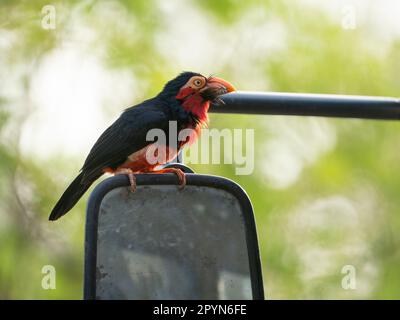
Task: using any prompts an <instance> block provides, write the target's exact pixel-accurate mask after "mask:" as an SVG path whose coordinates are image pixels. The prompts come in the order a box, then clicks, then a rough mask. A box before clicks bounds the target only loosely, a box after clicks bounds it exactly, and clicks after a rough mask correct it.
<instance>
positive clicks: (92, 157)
mask: <svg viewBox="0 0 400 320" xmlns="http://www.w3.org/2000/svg"><path fill="white" fill-rule="evenodd" d="M232 91H235V88H234V87H233V85H232V84H230V83H229V82H227V81H225V80H223V79H221V78H217V77H214V76H211V77H205V76H203V75H201V74H199V73H195V72H183V73H181V74H180V75H178V76H177V77H176V78H175V79H173V80H171V81H169V82H168V83H167V84H166V85H165V86H164V88H163V90H162V91H161V92H160V93H159V94H158V95H157V96H155V97H154V98H151V99H149V100H146V101H144V102H142V103H140V104H138V105H136V106H133V107H130V108H128V109H126V110H125V111H124V112H123V113H122V114H121V116H120V117H119V118H118V119H117V120H116V121H115V122H114V123H113V124H112V125H111V126H110V127H108V128H107V129H106V130H105V131H104V133H103V134H102V135H101V136H100V137H99V138H98V140H97V141H96V143H95V144H94V146H93V147H92V149H91V150H90V152H89V155H88V156H87V158H86V160H85V162H84V164H83V167H82V168H81V170H80V173H79V175H78V176H77V177H76V178H75V179H74V180H73V181H72V182H71V184H70V185H69V186H68V188H67V189H66V190H65V192H64V193H63V195H62V196H61V198H60V199H59V200H58V202H57V203H56V205H55V206H54V208H53V210H52V212H51V214H50V216H49V220H57V219H58V218H60V217H62V216H63V215H65V214H66V213H67V212H68V211H70V210H71V209H72V208H73V206H74V205H75V204H76V203H77V202H78V201H79V199H80V198H81V197H82V195H83V194H84V193H85V192H86V191H87V190H88V189H89V187H90V186H91V185H92V184H93V182H94V181H96V180H97V179H98V178H99V177H101V176H102V175H103V174H104V173H112V174H126V175H128V177H129V181H130V185H131V190H132V191H135V189H136V179H135V174H137V173H168V172H172V173H175V174H176V175H177V176H178V179H179V184H180V186H181V187H183V186H184V185H185V184H186V179H185V174H184V173H183V172H182V171H181V170H180V169H177V168H164V169H160V168H159V167H160V166H161V165H163V164H165V163H167V162H168V161H170V160H172V159H174V158H175V157H176V156H177V155H178V154H179V152H180V151H181V150H182V148H183V147H184V146H186V145H188V144H189V143H191V142H193V141H194V140H195V139H196V137H197V136H198V133H199V132H200V130H201V128H202V127H204V126H205V125H206V124H207V123H208V115H207V114H208V109H209V106H210V103H216V104H218V103H221V101H222V100H221V99H220V98H219V96H220V95H222V94H225V93H229V92H232ZM170 121H175V122H176V124H177V130H178V131H181V130H184V129H190V130H193V132H194V134H192V135H191V136H190V137H189V139H186V140H185V141H178V142H177V143H172V141H168V140H167V141H165V145H164V146H163V147H164V152H165V154H166V156H164V157H157V159H162V160H161V161H156V162H154V161H149V158H148V154H149V150H150V148H152V147H154V144H155V142H154V141H147V139H146V136H147V133H148V132H149V131H150V130H152V129H160V130H162V131H163V132H165V133H166V137H169V134H168V130H169V123H170ZM158 147H159V146H158ZM158 150H160V148H157V151H158Z"/></svg>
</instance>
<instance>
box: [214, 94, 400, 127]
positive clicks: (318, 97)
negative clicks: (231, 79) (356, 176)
mask: <svg viewBox="0 0 400 320" xmlns="http://www.w3.org/2000/svg"><path fill="white" fill-rule="evenodd" d="M221 99H222V100H223V101H224V103H225V104H220V105H212V106H211V108H210V112H214V113H238V114H264V115H266V114H269V115H296V116H318V117H339V118H360V119H381V120H399V119H400V99H398V98H386V97H367V96H345V95H327V94H296V93H274V92H271V93H262V92H259V93H258V92H244V91H242V92H234V93H229V94H226V95H223V96H221Z"/></svg>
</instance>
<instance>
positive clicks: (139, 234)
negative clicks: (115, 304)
mask: <svg viewBox="0 0 400 320" xmlns="http://www.w3.org/2000/svg"><path fill="white" fill-rule="evenodd" d="M176 184H177V178H176V176H175V175H173V174H142V175H137V185H138V187H137V190H136V192H135V193H132V192H131V191H130V189H129V181H128V178H127V177H126V176H115V177H112V178H109V179H107V180H105V181H103V182H102V183H100V184H99V185H98V186H97V187H96V188H95V190H94V191H93V193H92V194H91V196H90V199H89V203H88V208H87V216H86V239H85V275H84V298H85V299H264V293H263V284H262V276H261V265H260V257H259V250H258V243H257V235H256V228H255V223H254V216H253V209H252V205H251V202H250V200H249V198H248V197H247V195H246V193H245V192H244V191H243V189H242V188H241V187H240V186H239V185H237V184H236V183H234V182H232V181H231V180H228V179H225V178H221V177H215V176H208V175H199V174H187V185H186V187H185V189H184V190H182V191H180V190H179V189H178V186H177V185H176Z"/></svg>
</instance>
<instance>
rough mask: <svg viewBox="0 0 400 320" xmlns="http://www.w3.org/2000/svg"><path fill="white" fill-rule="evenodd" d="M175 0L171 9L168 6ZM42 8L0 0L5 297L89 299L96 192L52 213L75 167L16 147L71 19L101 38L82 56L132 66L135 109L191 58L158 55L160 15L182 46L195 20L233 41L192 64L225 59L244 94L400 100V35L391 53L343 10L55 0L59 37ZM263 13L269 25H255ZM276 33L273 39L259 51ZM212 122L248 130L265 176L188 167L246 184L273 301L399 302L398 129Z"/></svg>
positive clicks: (371, 124)
mask: <svg viewBox="0 0 400 320" xmlns="http://www.w3.org/2000/svg"><path fill="white" fill-rule="evenodd" d="M166 3H169V4H171V3H174V4H175V5H173V6H172V7H171V8H167V9H166ZM47 4H48V2H47V1H22V0H20V1H4V0H3V1H1V2H0V37H2V35H8V36H10V37H9V38H10V39H11V40H9V42H10V43H11V45H9V44H8V43H6V44H5V46H4V48H3V47H2V48H1V53H0V65H1V66H2V68H5V69H6V70H7V72H6V73H4V74H3V75H2V76H0V77H1V78H0V79H1V81H2V83H1V85H0V90H1V91H0V136H1V142H0V298H3V299H47V298H49V299H79V298H81V297H82V271H83V230H84V227H83V224H84V208H85V200H86V197H87V196H86V197H85V198H84V199H83V200H82V201H81V202H80V203H79V205H78V206H77V207H76V208H75V209H74V210H73V211H72V212H71V213H70V215H69V216H68V217H66V218H65V219H63V220H62V221H61V222H60V223H48V222H47V216H48V214H49V212H50V210H51V208H52V206H53V204H54V203H55V201H56V200H57V199H58V196H59V195H60V193H61V192H62V191H63V189H64V188H65V185H66V183H67V182H68V181H69V180H70V179H72V177H73V176H74V175H75V173H76V171H77V169H78V168H79V162H78V159H75V158H73V157H70V158H68V157H66V156H63V157H61V156H53V157H50V158H49V159H47V160H43V159H40V160H39V159H36V158H35V157H31V156H29V155H26V154H24V153H23V152H21V150H20V143H21V141H20V139H21V131H22V130H23V128H24V123H25V121H26V120H27V119H28V118H29V116H30V115H31V113H33V111H34V110H35V108H39V107H40V106H35V105H34V104H33V103H32V102H31V100H30V92H31V91H30V90H31V86H32V81H33V80H32V79H33V76H34V74H35V72H36V70H37V68H38V66H40V63H41V61H42V60H43V58H44V57H45V56H46V55H47V54H48V53H50V52H52V50H54V49H55V48H58V47H61V46H62V45H63V43H65V42H67V41H69V42H72V44H74V41H77V40H74V39H72V40H71V33H72V32H73V30H74V28H78V31H75V32H78V33H79V32H80V31H79V28H80V26H81V25H82V23H83V25H84V27H85V28H90V30H91V31H92V32H94V34H95V36H94V37H92V38H91V41H90V42H89V43H84V44H83V45H84V46H85V49H86V50H87V51H88V52H89V54H91V53H93V54H95V53H96V54H98V53H99V52H101V57H102V60H103V62H104V64H105V65H106V66H107V67H108V68H110V69H115V70H126V71H128V72H129V73H130V74H132V75H133V76H134V77H135V79H137V80H138V82H140V90H137V91H138V92H136V93H135V94H136V95H137V98H138V101H132V104H134V103H136V102H139V101H140V100H142V99H145V98H146V97H150V96H151V95H153V94H155V93H157V92H158V91H159V90H160V88H161V86H162V85H163V84H164V83H165V81H167V80H169V79H170V78H172V77H173V76H175V74H176V73H177V72H179V71H181V68H182V64H179V63H178V62H177V61H176V60H175V59H171V58H170V57H171V56H170V55H169V56H168V55H165V52H164V51H166V49H165V44H164V45H163V42H162V41H161V42H160V39H159V36H160V34H162V32H168V31H165V30H168V28H169V27H171V24H174V23H175V21H174V20H171V19H167V18H166V16H167V14H166V12H171V10H172V15H176V16H179V19H180V20H181V21H186V25H185V27H184V30H183V31H184V35H185V36H184V37H182V38H179V39H178V40H179V41H177V42H174V43H175V45H176V46H177V47H176V51H177V52H178V51H180V49H182V48H181V46H182V47H185V46H187V45H188V42H187V41H188V39H189V38H193V39H196V37H197V36H199V34H198V32H200V29H201V28H202V27H203V25H197V24H195V23H193V21H192V20H191V19H192V18H193V15H195V16H196V17H201V18H202V19H203V20H204V21H206V22H207V24H208V27H210V26H211V27H210V28H213V33H215V34H222V35H224V36H226V39H224V40H226V41H223V42H221V43H218V44H217V46H218V47H217V48H216V49H217V50H215V48H214V50H213V51H211V50H210V52H208V51H207V48H202V47H199V48H196V50H199V51H200V52H201V53H202V56H203V57H204V59H203V60H201V61H199V63H198V64H196V65H195V68H194V64H191V65H188V66H187V67H185V69H190V68H194V69H195V70H194V71H199V72H203V70H204V69H209V68H210V65H211V66H212V67H214V68H217V69H216V70H211V72H212V73H214V74H218V75H221V76H223V77H224V78H226V79H229V80H230V81H231V82H232V83H234V84H235V85H236V86H237V87H238V88H240V89H243V90H255V89H256V90H265V91H272V90H275V91H288V92H313V93H339V94H360V95H377V96H396V95H398V92H399V91H400V80H399V77H398V74H399V73H400V63H399V54H400V39H398V40H396V39H394V40H392V41H391V42H389V43H385V46H383V45H382V44H381V43H380V42H379V41H378V38H377V37H372V36H370V35H369V33H368V31H366V30H365V28H364V27H365V26H364V25H360V26H358V27H357V28H356V29H354V30H345V29H343V28H342V26H341V24H340V13H338V15H339V16H338V17H337V19H334V18H332V16H330V15H328V14H327V13H326V12H325V11H323V10H320V9H318V8H316V7H313V6H310V5H306V4H305V2H298V1H289V0H288V1H279V2H277V1H276V2H272V1H271V2H270V1H257V0H254V1H236V0H218V1H186V2H185V1H147V0H146V1H145V0H143V1H139V0H130V1H128V0H125V1H122V0H121V1H96V0H90V1H60V0H59V1H52V2H51V4H52V5H54V6H55V8H56V9H57V28H56V30H51V31H49V30H44V29H43V28H41V25H40V20H41V18H42V13H41V10H42V7H43V6H44V5H47ZM168 10H169V11H168ZM189 13H190V14H189ZM105 17H106V18H108V19H105ZM185 19H187V20H185ZM82 21H83V22H82ZM197 21H198V20H195V22H197ZM269 22H271V23H272V24H271V25H270V30H271V33H270V34H268V33H265V32H264V31H263V30H264V29H262V28H264V27H265V24H266V25H267V27H268V26H269V25H268V23H269ZM180 27H182V26H180ZM82 28H83V27H82ZM258 28H259V29H258ZM282 30H283V31H282ZM275 31H276V33H274V32H275ZM82 32H84V31H83V30H82ZM171 32H172V31H171ZM9 38H5V39H9ZM271 39H273V40H274V42H273V43H275V44H276V43H277V44H278V45H275V46H274V45H273V44H272V45H271V48H270V49H269V48H267V49H265V46H264V45H265V43H269V41H270V40H271ZM210 41H211V40H210ZM5 42H6V41H5ZM201 43H203V44H204V40H203V42H201ZM79 45H82V43H79ZM214 45H215V44H214ZM230 45H232V46H234V47H232V50H229V49H230V48H229V47H228V48H227V46H230ZM211 52H212V53H211ZM216 52H221V56H217V57H216V56H215V53H216ZM223 52H225V53H224V55H223V54H222V53H223ZM226 52H228V53H226ZM192 53H193V54H195V52H192ZM192 53H190V52H187V53H186V54H188V55H190V54H192ZM215 61H217V63H218V64H216V62H215ZM210 62H214V63H210ZM215 66H218V67H215ZM208 71H210V70H206V71H205V72H208ZM10 74H18V77H15V78H13V80H12V81H14V83H13V84H12V85H13V88H15V90H16V91H17V92H18V93H17V94H16V95H15V94H14V95H11V98H10V95H9V92H5V91H4V86H3V83H4V84H5V83H6V82H8V81H11V80H9V78H8V77H9V76H10ZM88 86H90V83H89V84H88ZM7 88H10V86H7ZM65 90H68V89H67V88H66V89H65ZM132 90H135V88H132ZM10 106H11V107H10ZM15 106H17V107H15ZM101 107H102V106H99V108H101ZM123 107H125V106H118V105H114V106H106V107H105V111H107V112H110V110H111V109H112V110H113V111H115V112H113V114H117V111H118V110H120V109H121V110H122V108H123ZM77 116H78V115H77ZM38 125H45V124H38ZM71 125H73V124H71ZM88 125H90V123H89V124H88ZM210 126H211V127H213V128H254V129H255V137H256V144H255V145H256V149H255V169H256V170H255V173H254V174H252V175H251V176H237V175H235V166H234V165H192V167H193V168H194V169H195V170H196V172H200V173H210V174H216V175H221V176H226V177H229V178H231V179H233V180H235V181H236V182H238V183H239V184H241V185H242V186H243V187H244V189H245V190H246V191H247V192H248V194H249V196H250V198H251V199H252V201H253V204H254V208H255V213H256V222H257V227H258V233H259V240H260V250H261V256H262V264H263V272H264V281H265V288H266V295H267V297H268V298H272V299H279V298H289V299H298V298H317V299H324V298H378V299H381V298H389V299H393V298H398V297H399V295H400V286H399V284H400V271H399V270H400V269H399V268H398V266H399V264H400V251H399V247H400V236H399V232H398V231H399V230H400V215H399V208H400V198H399V196H398V190H400V174H399V168H400V166H399V163H400V153H399V151H398V148H397V145H398V141H400V130H399V129H400V127H399V124H398V123H397V122H378V121H360V120H336V119H329V120H328V119H313V118H303V119H300V118H291V117H253V116H237V115H232V116H226V115H211V125H210ZM49 134H51V133H49ZM274 146H275V147H274ZM282 147H283V149H281V148H282ZM274 150H275V152H276V154H278V155H279V152H284V153H285V154H286V158H290V159H291V161H294V162H293V163H294V164H295V165H297V168H298V173H297V177H295V178H293V179H292V180H291V182H290V183H286V184H283V185H280V186H279V185H276V184H274V183H273V180H274V179H275V180H276V179H278V181H280V180H279V179H280V177H279V175H280V173H279V172H271V170H272V169H271V167H270V166H272V165H271V163H272V164H273V163H275V166H276V162H277V161H278V166H276V168H277V169H276V170H279V168H281V170H282V172H281V175H283V174H284V172H283V171H285V168H286V167H285V166H284V164H285V163H283V166H282V167H280V166H279V158H273V156H274V155H271V154H269V153H268V151H274ZM282 150H283V151H282ZM271 156H272V158H271ZM286 158H282V159H286ZM268 159H269V160H268ZM271 159H272V160H271ZM274 159H275V160H274ZM276 159H278V160H276ZM271 161H272V162H271ZM274 161H275V162H274ZM283 162H284V161H283ZM276 170H275V171H276ZM271 175H272V176H271ZM295 176H296V174H295ZM271 177H272V178H271ZM271 179H272V180H271ZM271 181H272V182H271ZM47 264H50V265H54V266H55V267H56V270H57V289H56V290H43V289H42V287H41V281H42V277H43V274H42V273H41V270H42V267H43V266H44V265H47ZM348 264H350V265H354V266H355V267H356V270H357V289H356V290H344V289H343V288H342V287H341V280H342V277H343V276H344V275H343V274H342V273H341V269H342V267H343V266H344V265H348Z"/></svg>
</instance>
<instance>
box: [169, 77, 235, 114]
mask: <svg viewBox="0 0 400 320" xmlns="http://www.w3.org/2000/svg"><path fill="white" fill-rule="evenodd" d="M233 91H236V89H235V88H234V86H233V85H232V84H230V83H229V82H228V81H225V80H223V79H221V78H218V77H214V76H211V77H205V76H203V75H201V74H200V73H196V72H182V73H181V74H180V75H178V76H177V77H176V78H175V79H173V80H171V81H169V82H168V83H167V84H166V85H165V87H164V89H163V91H162V92H161V94H163V95H166V96H169V97H172V98H174V99H176V100H178V101H179V102H180V103H181V105H182V107H183V108H184V109H185V110H187V111H190V112H192V113H193V114H194V115H196V116H197V117H199V119H200V120H201V121H206V120H207V112H208V108H209V106H210V102H214V103H217V104H218V103H221V101H222V100H220V99H219V96H220V95H222V94H225V93H229V92H233Z"/></svg>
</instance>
